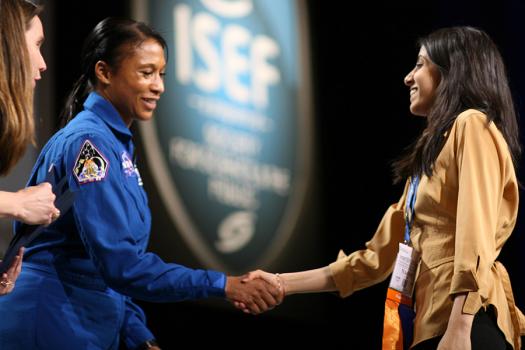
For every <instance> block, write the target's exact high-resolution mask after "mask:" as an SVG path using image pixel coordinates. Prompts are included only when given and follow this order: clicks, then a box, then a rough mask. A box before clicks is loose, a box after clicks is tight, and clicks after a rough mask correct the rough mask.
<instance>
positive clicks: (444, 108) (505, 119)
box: [393, 27, 521, 182]
mask: <svg viewBox="0 0 525 350" xmlns="http://www.w3.org/2000/svg"><path fill="white" fill-rule="evenodd" d="M418 44H419V46H420V47H424V48H425V49H426V51H427V54H428V57H429V58H430V60H431V61H432V62H433V63H434V64H435V65H436V66H437V67H438V70H439V72H440V75H441V80H440V83H439V85H438V87H437V90H436V99H435V101H434V104H433V105H432V107H431V109H430V112H429V114H428V116H427V126H426V128H425V130H423V132H422V134H421V135H420V137H419V138H418V139H417V140H416V142H415V143H414V144H413V145H412V146H411V147H410V148H409V151H408V152H407V153H406V154H405V155H404V156H403V157H402V158H401V159H399V160H398V161H396V162H394V163H393V171H394V182H399V181H402V180H404V179H406V178H407V177H408V176H411V175H415V174H417V175H423V174H425V175H427V176H428V177H431V176H432V171H433V166H434V162H435V161H436V158H437V157H438V155H439V152H440V151H441V149H442V148H443V145H444V143H445V138H444V137H443V135H444V134H445V132H446V131H448V130H449V129H450V128H451V126H452V124H453V123H454V121H455V120H456V117H457V116H458V114H460V113H461V112H463V111H465V110H467V109H469V108H474V109H477V110H479V111H481V112H483V113H485V114H486V115H487V117H488V121H489V123H490V122H494V123H495V124H496V126H497V127H498V129H499V130H500V131H501V133H502V134H503V137H504V138H505V141H506V142H507V145H508V147H509V150H510V153H511V155H512V160H513V162H514V166H515V167H517V165H518V160H519V157H520V154H521V147H520V142H519V130H518V122H517V120H516V112H515V109H514V102H513V100H512V94H511V92H510V88H509V83H508V80H507V72H506V69H505V65H504V63H503V59H502V57H501V54H500V52H499V50H498V48H497V47H496V45H495V44H494V42H493V41H492V39H491V38H490V37H489V36H488V35H487V34H486V33H485V32H483V31H481V30H479V29H476V28H472V27H450V28H443V29H439V30H437V31H435V32H432V33H431V34H429V35H428V36H426V37H424V38H422V39H420V40H419V42H418Z"/></svg>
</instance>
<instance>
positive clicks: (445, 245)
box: [238, 27, 525, 350]
mask: <svg viewBox="0 0 525 350" xmlns="http://www.w3.org/2000/svg"><path fill="white" fill-rule="evenodd" d="M419 44H420V51H419V55H418V57H417V62H416V66H415V67H414V69H412V71H410V72H409V73H408V75H407V76H406V77H405V81H404V82H405V84H406V85H407V86H408V88H409V91H410V111H411V112H412V114H414V115H418V116H423V117H426V118H427V126H426V128H425V130H424V131H423V132H422V134H421V135H420V137H419V139H418V140H417V141H416V143H415V144H414V145H413V147H412V148H411V150H410V151H409V152H408V153H407V154H406V155H405V156H404V157H402V158H401V159H400V160H399V161H397V162H396V163H395V164H394V174H395V178H396V181H403V180H405V179H408V178H409V177H410V176H412V175H419V177H420V178H421V181H420V184H419V188H418V190H417V199H416V202H415V218H414V222H413V225H412V229H411V233H410V241H411V244H412V247H413V248H414V250H415V251H416V252H418V253H419V254H420V255H421V259H420V263H419V268H418V272H417V277H416V285H415V292H414V299H415V309H416V317H415V321H414V335H413V343H412V348H417V349H436V348H438V349H440V350H444V349H455V350H458V349H460V350H461V349H471V348H472V349H479V348H480V346H485V347H483V348H491V349H506V348H510V347H513V348H514V349H520V347H521V344H520V334H524V333H525V318H524V317H523V314H522V313H521V312H520V311H519V310H518V309H517V307H516V306H515V304H514V298H513V295H512V289H511V286H510V281H509V277H508V275H507V272H506V271H505V268H504V267H503V265H502V264H501V263H500V262H498V261H496V259H497V257H498V255H499V253H500V251H501V249H502V247H503V244H504V243H505V241H506V240H507V239H508V238H509V236H510V234H511V232H512V229H513V228H514V225H515V222H516V217H517V210H518V185H517V180H516V174H515V167H516V165H517V159H518V157H519V155H520V145H519V141H518V138H519V136H518V135H519V132H518V125H517V121H516V115H515V111H514V107H513V101H512V97H511V93H510V89H509V86H508V82H507V78H506V71H505V67H504V64H503V61H502V58H501V55H500V53H499V51H498V49H497V47H496V46H495V45H494V43H493V42H492V40H491V39H490V38H489V37H488V36H487V35H486V34H485V33H484V32H482V31H480V30H477V29H474V28H470V27H454V28H445V29H441V30H438V31H436V32H433V33H431V34H430V35H428V36H427V37H425V38H423V39H422V40H420V43H419ZM407 189H408V181H407V186H405V191H404V193H403V194H402V196H401V198H400V200H399V202H398V203H396V204H393V205H392V206H390V208H388V209H387V211H386V213H385V215H384V217H383V219H382V220H381V222H380V224H379V227H378V229H377V231H376V233H375V234H374V236H373V237H372V239H371V240H370V241H369V242H367V243H366V247H365V249H363V250H359V251H356V252H354V253H352V254H350V255H348V256H345V255H344V254H340V257H339V259H338V260H337V261H335V262H334V263H332V264H330V265H329V266H326V267H324V268H320V269H315V270H309V271H302V272H295V273H285V274H280V275H274V274H270V273H266V272H263V271H260V270H258V271H255V272H252V273H250V277H249V278H256V277H259V278H264V279H266V280H267V281H273V283H274V284H275V285H278V286H281V289H282V290H283V293H284V294H285V295H290V294H294V293H310V292H322V291H338V292H339V294H340V295H341V296H343V297H346V296H349V295H351V294H352V293H353V292H354V291H356V290H360V289H363V288H366V287H368V286H371V285H373V284H375V283H378V282H380V281H383V280H385V279H386V278H387V277H388V276H389V275H390V274H391V273H392V269H393V266H394V263H395V259H396V255H397V252H398V244H399V243H400V242H403V239H404V227H405V219H404V214H405V201H406V196H407ZM238 306H240V307H242V305H238ZM478 323H479V324H481V323H484V325H483V326H484V327H485V326H488V328H489V330H488V331H487V329H486V328H483V329H484V330H483V331H479V329H481V328H480V327H479V326H478ZM487 346H488V347H487Z"/></svg>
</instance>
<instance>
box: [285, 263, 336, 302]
mask: <svg viewBox="0 0 525 350" xmlns="http://www.w3.org/2000/svg"><path fill="white" fill-rule="evenodd" d="M279 276H280V277H281V280H282V282H283V287H284V292H285V294H286V295H289V294H295V293H316V292H330V291H335V290H336V286H335V283H334V279H333V278H332V273H331V272H330V267H328V266H325V267H322V268H319V269H315V270H308V271H301V272H290V273H283V274H281V275H279Z"/></svg>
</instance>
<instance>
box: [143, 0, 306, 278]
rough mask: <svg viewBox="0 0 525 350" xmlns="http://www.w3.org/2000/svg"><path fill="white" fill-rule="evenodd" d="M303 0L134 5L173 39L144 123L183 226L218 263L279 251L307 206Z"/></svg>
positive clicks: (244, 265) (262, 260) (257, 261)
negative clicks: (159, 92) (161, 87)
mask: <svg viewBox="0 0 525 350" xmlns="http://www.w3.org/2000/svg"><path fill="white" fill-rule="evenodd" d="M303 7H304V4H302V2H301V1H292V0H280V1H265V0H260V1H256V0H229V1H228V0H194V1H190V0H180V1H175V0H171V1H149V2H144V3H142V11H140V12H141V13H136V14H137V17H140V16H139V15H140V14H144V11H145V12H146V13H147V17H146V20H147V21H148V22H149V23H151V24H152V25H153V26H154V27H155V28H156V29H157V30H158V31H160V32H161V33H162V34H163V36H164V37H165V39H166V40H167V42H168V47H169V59H168V66H167V69H166V73H167V74H166V78H165V93H164V95H163V96H162V97H161V99H160V101H159V104H158V107H157V110H156V112H155V117H154V119H153V120H152V121H150V122H147V123H141V124H140V130H141V133H142V136H143V137H142V139H143V140H144V145H145V150H146V156H147V160H148V164H149V168H150V171H151V173H152V174H153V177H154V179H155V180H156V182H157V185H158V187H159V192H160V194H161V197H162V200H163V202H164V204H165V206H166V208H167V210H168V212H169V213H170V215H171V217H172V218H173V221H174V223H175V224H176V226H177V227H178V231H179V234H181V235H182V236H183V237H184V239H185V240H186V241H187V242H188V245H189V246H190V248H191V249H192V250H193V251H194V253H195V255H196V256H197V257H199V258H200V259H201V261H203V262H204V263H205V264H206V265H207V266H209V267H211V268H216V269H221V270H226V271H245V270H247V269H249V268H252V267H255V266H263V265H264V264H266V263H268V262H270V261H271V260H272V259H273V258H275V257H276V256H277V254H278V253H279V251H280V250H281V249H282V248H283V247H284V246H285V244H286V242H287V240H288V238H289V236H290V234H291V233H292V232H293V229H294V226H295V224H296V221H297V218H298V216H299V212H300V209H301V207H302V204H303V201H304V195H305V191H306V186H307V178H308V172H309V168H310V164H309V161H310V149H311V120H310V119H311V116H310V108H309V102H310V95H309V90H308V87H309V74H308V73H309V72H308V70H307V69H308V67H307V62H305V59H306V58H307V57H308V52H307V50H306V49H307V47H306V45H305V43H304V40H305V39H306V38H307V36H306V33H305V32H304V31H303V30H301V28H305V27H306V24H305V23H304V22H303V21H304V14H303V15H301V14H300V12H301V11H304V8H303ZM136 12H139V11H136ZM299 18H301V21H299Z"/></svg>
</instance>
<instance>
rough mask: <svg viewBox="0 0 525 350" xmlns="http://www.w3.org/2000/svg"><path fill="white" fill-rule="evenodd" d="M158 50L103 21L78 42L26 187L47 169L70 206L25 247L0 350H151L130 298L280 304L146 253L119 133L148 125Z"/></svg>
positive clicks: (122, 26)
mask: <svg viewBox="0 0 525 350" xmlns="http://www.w3.org/2000/svg"><path fill="white" fill-rule="evenodd" d="M165 47H166V44H165V41H164V39H163V38H162V37H161V36H160V35H159V34H158V33H156V32H154V31H153V30H151V29H150V28H149V27H147V26H146V25H145V24H143V23H140V22H135V21H132V20H123V19H112V18H108V19H105V20H103V21H102V22H100V23H99V24H98V25H97V26H96V27H95V29H94V30H93V31H92V32H91V34H90V35H89V36H88V38H87V39H86V43H85V45H84V49H83V54H82V68H83V72H84V73H83V74H82V76H81V77H80V79H79V80H78V82H77V83H76V85H75V87H74V89H73V91H72V93H71V95H70V97H69V99H68V102H67V104H66V110H65V111H66V118H67V119H66V121H67V122H68V123H67V125H66V126H65V127H64V128H63V129H61V130H60V131H59V132H57V133H56V134H55V135H54V136H53V137H52V138H51V140H50V141H49V142H48V143H47V144H46V145H45V147H44V148H43V150H42V152H41V154H40V156H39V158H38V160H37V163H36V165H35V167H34V170H33V174H32V175H31V178H30V181H29V185H34V184H36V183H39V182H42V181H43V179H45V178H46V176H47V173H48V169H49V168H50V167H54V168H55V176H56V178H63V177H64V176H66V177H68V179H69V187H70V189H71V190H73V191H75V193H76V199H75V203H74V205H73V207H72V210H69V211H68V212H67V213H65V215H64V216H63V217H62V218H60V219H59V220H57V221H56V222H55V223H54V224H53V225H51V226H49V227H48V228H47V229H46V230H45V231H44V232H43V233H42V234H40V235H39V236H38V237H37V238H36V239H35V241H33V243H31V244H30V246H29V247H27V249H26V255H25V259H24V270H23V271H22V274H21V275H20V277H19V279H18V281H17V288H16V289H15V291H14V292H13V293H11V294H10V295H8V296H6V297H4V298H0V299H1V300H0V310H2V316H3V320H2V322H0V349H75V350H79V349H118V347H119V343H120V342H124V343H125V344H126V346H127V347H128V348H130V349H140V348H153V349H158V347H157V346H156V345H154V343H153V341H152V340H153V339H154V337H153V335H152V334H151V332H150V331H149V330H148V329H147V327H146V326H145V317H144V314H143V312H142V310H141V309H140V308H139V307H138V306H136V305H135V304H133V302H132V301H131V298H137V299H142V300H148V301H155V302H170V301H178V300H183V299H194V298H205V297H210V296H217V297H226V298H227V299H229V300H230V301H238V302H241V303H244V304H246V305H248V307H249V308H250V309H251V311H252V312H253V313H258V312H261V311H264V310H266V309H268V308H270V307H273V306H274V305H275V304H276V303H277V302H278V301H279V300H278V296H279V294H280V293H279V291H278V290H277V289H275V288H273V287H271V286H270V285H269V284H266V283H265V282H263V281H261V280H258V281H255V282H256V283H254V284H250V283H241V278H240V277H231V276H228V277H227V276H225V275H224V274H223V273H220V272H216V271H211V270H193V269H189V268H186V267H184V266H181V265H177V264H171V263H165V262H163V261H162V260H161V259H160V258H159V257H158V256H157V255H155V254H152V253H147V252H146V251H145V249H146V247H147V243H148V239H149V231H150V224H151V217H150V212H149V209H148V203H147V197H146V193H145V192H144V190H143V188H142V181H141V178H140V174H139V172H138V170H137V167H136V165H135V164H134V162H133V161H132V159H133V158H132V155H133V153H134V146H133V142H132V134H131V132H130V130H129V126H130V125H131V123H132V122H133V120H149V119H151V117H152V114H153V111H154V110H155V107H156V103H157V101H158V99H159V97H160V95H161V94H162V93H163V91H164V83H163V77H162V76H163V75H164V69H165V65H166V62H165V58H164V50H165ZM86 95H88V97H87V99H85V97H86ZM84 100H85V102H84V103H83V110H82V111H81V108H82V105H81V103H82V101H84ZM78 112H80V113H78ZM77 113H78V114H77Z"/></svg>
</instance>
